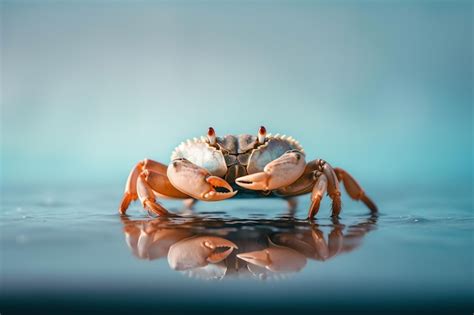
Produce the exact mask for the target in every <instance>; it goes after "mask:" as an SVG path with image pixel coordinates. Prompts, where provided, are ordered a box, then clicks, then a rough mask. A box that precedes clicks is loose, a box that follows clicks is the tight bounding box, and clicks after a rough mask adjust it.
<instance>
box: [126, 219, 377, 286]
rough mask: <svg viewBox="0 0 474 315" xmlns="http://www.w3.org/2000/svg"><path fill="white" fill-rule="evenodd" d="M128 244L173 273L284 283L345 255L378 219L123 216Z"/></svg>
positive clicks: (196, 276)
mask: <svg viewBox="0 0 474 315" xmlns="http://www.w3.org/2000/svg"><path fill="white" fill-rule="evenodd" d="M122 222H123V225H124V228H123V230H124V234H125V241H126V243H127V245H128V247H129V248H130V250H131V251H132V253H133V254H134V255H135V256H136V257H138V258H139V259H147V260H155V259H164V258H167V260H168V264H169V266H170V268H171V269H173V270H176V271H181V272H183V273H185V274H186V275H188V276H190V277H195V278H201V279H222V278H230V277H234V278H235V277H249V276H250V277H255V278H258V279H265V278H280V277H282V276H283V275H286V274H289V273H294V272H298V271H300V270H302V269H303V268H305V266H306V265H307V263H308V259H310V260H316V261H327V260H330V259H331V258H332V257H334V256H337V255H340V254H342V253H347V252H350V251H352V250H354V249H355V248H357V247H358V246H360V244H361V243H362V239H363V237H364V236H365V235H366V234H367V233H368V232H370V231H372V230H374V229H375V227H376V223H377V217H376V216H370V217H367V218H365V219H362V220H361V221H360V222H356V223H354V224H349V225H344V224H341V223H340V222H339V221H338V220H337V219H334V220H333V221H332V222H331V224H326V225H323V224H316V223H314V222H308V221H297V220H292V219H275V220H225V219H217V218H209V217H207V218H202V217H201V218H196V217H195V218H161V217H160V218H157V219H153V220H151V219H150V220H135V221H134V220H130V219H129V218H128V217H122Z"/></svg>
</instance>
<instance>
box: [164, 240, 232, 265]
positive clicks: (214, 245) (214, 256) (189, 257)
mask: <svg viewBox="0 0 474 315" xmlns="http://www.w3.org/2000/svg"><path fill="white" fill-rule="evenodd" d="M237 248H238V247H237V245H235V244H234V243H233V242H231V241H228V240H226V239H224V238H221V237H216V236H194V237H191V238H186V239H184V240H181V241H179V242H177V243H175V244H173V245H172V246H171V247H170V249H169V252H168V263H169V265H170V267H171V268H172V269H174V270H188V269H193V268H197V267H203V266H207V265H208V264H209V263H211V264H216V263H219V262H221V261H223V260H224V259H226V258H227V256H229V255H230V254H231V253H232V251H233V250H234V249H237Z"/></svg>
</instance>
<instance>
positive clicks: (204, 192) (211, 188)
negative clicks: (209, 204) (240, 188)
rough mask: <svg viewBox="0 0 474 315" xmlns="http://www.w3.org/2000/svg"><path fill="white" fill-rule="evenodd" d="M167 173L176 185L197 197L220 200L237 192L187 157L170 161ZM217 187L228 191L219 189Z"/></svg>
mask: <svg viewBox="0 0 474 315" xmlns="http://www.w3.org/2000/svg"><path fill="white" fill-rule="evenodd" d="M167 175H168V178H169V180H170V182H171V183H172V184H173V186H174V187H176V188H177V189H178V190H180V191H182V192H183V193H185V194H186V195H188V196H191V197H193V198H195V199H200V200H205V201H218V200H224V199H228V198H231V197H233V196H234V195H235V194H236V193H237V191H234V190H233V189H232V187H231V186H230V185H229V183H228V182H226V181H225V180H224V179H222V178H220V177H217V176H212V175H211V174H210V173H209V172H208V171H207V170H206V169H204V168H202V167H199V166H197V165H196V164H194V163H192V162H190V161H188V160H186V159H182V158H181V159H176V160H174V161H173V162H172V163H170V165H169V166H168V171H167ZM216 188H224V189H225V190H227V191H226V192H221V191H217V190H216Z"/></svg>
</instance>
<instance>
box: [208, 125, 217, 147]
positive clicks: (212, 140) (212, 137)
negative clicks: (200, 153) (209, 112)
mask: <svg viewBox="0 0 474 315" xmlns="http://www.w3.org/2000/svg"><path fill="white" fill-rule="evenodd" d="M207 139H208V140H209V143H210V144H211V145H215V144H216V132H215V131H214V128H212V127H209V130H208V131H207Z"/></svg>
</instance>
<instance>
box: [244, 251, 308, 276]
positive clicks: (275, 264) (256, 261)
mask: <svg viewBox="0 0 474 315" xmlns="http://www.w3.org/2000/svg"><path fill="white" fill-rule="evenodd" d="M237 257H238V258H240V259H242V260H244V261H246V262H248V263H251V264H253V265H257V266H259V267H263V268H266V269H268V270H270V271H273V272H296V271H300V270H301V269H303V267H304V266H305V265H306V257H305V256H304V255H303V254H300V253H298V252H297V251H296V250H294V249H291V248H289V247H284V246H277V245H274V244H272V245H271V246H270V247H268V248H265V249H263V250H259V251H254V252H248V253H241V254H238V255H237Z"/></svg>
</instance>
